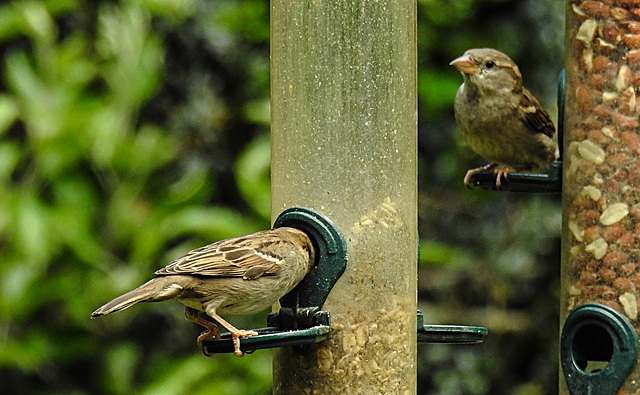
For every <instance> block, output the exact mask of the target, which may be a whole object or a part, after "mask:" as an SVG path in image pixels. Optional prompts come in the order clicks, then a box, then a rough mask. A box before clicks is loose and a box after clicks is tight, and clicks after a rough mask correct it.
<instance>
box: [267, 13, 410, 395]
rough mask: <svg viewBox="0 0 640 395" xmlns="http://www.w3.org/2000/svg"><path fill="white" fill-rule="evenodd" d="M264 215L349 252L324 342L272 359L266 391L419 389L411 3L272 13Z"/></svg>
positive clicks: (281, 352) (403, 391)
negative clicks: (326, 225) (313, 216)
mask: <svg viewBox="0 0 640 395" xmlns="http://www.w3.org/2000/svg"><path fill="white" fill-rule="evenodd" d="M271 5H272V10H271V11H272V12H271V80H272V82H271V83H272V87H271V95H272V216H273V217H274V218H275V217H276V216H277V215H278V214H279V213H280V212H282V211H283V210H285V209H287V208H289V207H292V206H306V207H310V208H313V209H315V210H317V211H319V212H322V213H323V214H325V215H327V216H328V217H329V218H330V219H331V220H332V221H333V222H334V223H335V224H336V225H337V227H338V228H339V229H340V230H341V232H342V233H343V235H344V236H345V239H346V241H347V244H348V259H349V261H348V265H347V270H346V272H345V274H344V275H343V276H342V278H341V279H340V280H339V281H338V283H337V284H336V286H335V288H334V289H333V291H332V293H331V294H330V295H329V299H328V300H327V302H326V304H325V306H324V308H323V310H328V311H329V312H330V313H331V318H332V328H333V329H334V331H333V333H332V335H331V336H330V338H329V339H328V340H327V341H325V342H322V343H319V344H318V345H316V346H313V347H309V348H308V349H307V352H306V353H298V352H297V351H296V350H294V349H290V348H285V349H279V350H277V351H276V353H275V355H274V393H276V394H305V393H319V394H334V393H335V394H341V393H352V394H356V393H372V394H373V393H400V394H414V393H415V392H416V348H417V347H416V278H417V277H416V276H417V267H416V263H417V242H418V237H417V163H416V161H417V150H416V146H417V98H416V1H415V0H344V1H293V2H292V1H288V0H273V1H272V2H271Z"/></svg>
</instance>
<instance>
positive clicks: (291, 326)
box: [203, 207, 347, 355]
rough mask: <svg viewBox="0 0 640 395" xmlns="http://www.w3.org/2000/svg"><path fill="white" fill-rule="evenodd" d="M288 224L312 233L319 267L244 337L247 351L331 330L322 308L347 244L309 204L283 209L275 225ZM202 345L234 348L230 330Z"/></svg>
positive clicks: (317, 338) (316, 338) (309, 340)
mask: <svg viewBox="0 0 640 395" xmlns="http://www.w3.org/2000/svg"><path fill="white" fill-rule="evenodd" d="M285 226H286V227H292V228H297V229H300V230H302V231H303V232H305V233H306V234H307V235H308V236H309V238H310V239H311V242H312V243H313V246H314V248H315V252H316V268H315V270H314V271H313V272H311V273H310V274H309V275H308V276H307V277H305V278H304V280H302V281H301V282H300V283H299V284H298V285H297V286H296V287H295V288H294V289H293V290H292V291H291V292H289V293H288V294H286V295H285V296H283V297H282V298H281V299H280V305H281V308H280V311H278V312H274V313H270V314H269V316H268V317H267V328H261V329H255V331H256V332H258V335H257V336H251V337H246V338H242V339H241V341H240V349H241V350H242V351H244V352H252V351H255V350H259V349H264V348H275V347H288V346H302V345H307V344H314V343H318V342H321V341H323V340H325V339H326V338H327V337H328V336H329V333H330V332H331V316H330V314H329V312H328V311H322V310H321V308H322V305H323V304H324V302H325V300H326V299H327V296H329V292H331V289H332V288H333V286H334V284H335V283H336V282H337V281H338V279H339V278H340V276H342V273H344V270H345V268H346V266H347V244H346V243H345V241H344V238H343V236H342V234H341V233H340V231H339V230H338V228H336V227H335V225H334V224H333V223H332V222H331V221H330V220H329V218H327V217H325V216H324V215H322V214H320V213H318V212H316V211H314V210H312V209H309V208H304V207H293V208H290V209H287V210H285V211H283V212H282V213H281V214H280V215H279V216H278V218H277V219H276V221H275V223H274V225H273V227H274V228H280V227H285ZM203 346H204V347H203V351H204V353H205V355H206V354H211V353H227V352H233V351H234V348H233V342H232V340H231V336H230V335H229V333H223V334H221V337H220V339H211V340H206V341H205V342H204V344H203Z"/></svg>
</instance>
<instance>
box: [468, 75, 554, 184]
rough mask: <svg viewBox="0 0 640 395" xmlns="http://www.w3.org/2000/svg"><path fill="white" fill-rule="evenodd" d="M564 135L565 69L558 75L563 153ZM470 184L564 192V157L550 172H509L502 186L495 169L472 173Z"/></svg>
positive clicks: (552, 166)
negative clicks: (499, 183)
mask: <svg viewBox="0 0 640 395" xmlns="http://www.w3.org/2000/svg"><path fill="white" fill-rule="evenodd" d="M563 135H564V70H562V71H561V72H560V76H559V77H558V145H559V149H560V155H562V142H563V137H562V136H563ZM469 184H470V185H473V186H474V187H476V188H480V189H488V190H494V191H496V190H500V191H510V192H539V193H560V192H562V158H560V159H558V160H555V161H553V163H551V166H550V168H549V172H548V173H536V174H531V173H509V178H508V179H504V180H503V181H502V185H501V186H500V188H498V187H496V175H495V174H494V172H493V171H484V172H478V173H475V174H472V175H471V177H470V179H469Z"/></svg>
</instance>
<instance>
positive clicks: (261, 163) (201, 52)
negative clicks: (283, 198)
mask: <svg viewBox="0 0 640 395" xmlns="http://www.w3.org/2000/svg"><path fill="white" fill-rule="evenodd" d="M418 11H419V24H418V33H419V82H420V86H419V94H420V106H419V111H420V122H419V142H420V146H419V155H420V162H419V163H420V191H419V192H420V193H419V212H420V214H419V215H420V235H421V242H420V249H421V260H420V270H419V272H420V278H419V307H420V308H421V309H422V310H423V311H424V313H425V322H426V323H434V324H463V325H478V326H485V327H487V328H488V329H489V331H490V334H489V336H488V337H487V338H486V341H485V342H484V343H483V344H481V345H472V346H459V345H458V346H449V345H421V346H420V347H419V364H418V370H419V378H418V386H419V388H418V390H419V393H420V394H443V395H455V394H474V395H475V394H477V395H480V394H498V395H499V394H510V395H513V394H515V395H538V394H553V393H556V392H557V381H558V362H557V338H558V301H557V298H558V287H559V261H560V259H559V244H560V227H561V207H560V197H559V196H557V195H525V194H512V193H499V192H487V191H479V190H472V191H470V190H467V189H466V188H464V186H463V185H462V178H463V176H464V174H465V172H466V170H467V169H469V168H471V167H477V166H480V165H483V164H484V161H483V160H482V159H481V158H479V157H477V156H476V155H475V154H473V153H472V152H471V151H470V149H469V148H468V147H466V146H465V144H464V142H463V141H462V140H461V138H460V136H459V135H458V134H457V132H456V127H455V122H454V119H453V110H452V103H453V97H454V95H455V91H456V89H457V87H458V86H459V84H460V83H461V76H460V75H459V73H458V72H457V71H456V70H455V69H453V68H451V67H449V66H448V63H449V61H451V60H452V59H454V58H455V57H457V56H459V55H460V54H462V52H464V51H465V50H466V49H468V48H471V47H482V46H490V47H494V48H497V49H500V50H502V51H504V52H506V53H508V54H509V55H511V57H512V58H513V59H514V60H515V61H516V62H517V63H518V64H519V66H520V68H521V71H522V73H523V75H524V80H525V84H526V86H527V87H528V88H529V89H530V90H531V91H532V92H533V93H534V94H535V95H536V96H537V97H538V98H539V99H540V101H541V102H542V103H543V105H544V106H545V107H546V108H547V109H548V110H549V111H550V112H551V113H552V114H554V115H555V114H556V112H557V108H556V105H555V97H556V82H557V76H558V72H559V71H560V69H561V68H562V64H563V28H564V27H563V24H564V4H563V2H560V1H556V0H419V1H418ZM0 56H1V57H0V394H133V393H135V394H166V395H171V394H176V395H177V394H268V393H270V391H271V354H270V352H269V351H258V352H256V353H254V354H252V355H247V356H245V357H244V358H237V357H235V356H233V355H231V354H229V355H216V356H215V357H213V358H205V357H204V356H203V355H202V354H201V352H200V350H199V349H198V348H197V347H196V345H195V338H196V336H197V334H198V333H199V332H200V330H201V328H200V327H198V326H196V325H194V324H192V323H189V322H187V321H185V320H184V319H183V312H182V310H183V309H182V306H181V305H179V304H177V303H174V304H171V303H163V304H147V305H140V306H136V307H135V308H134V309H131V310H128V311H126V312H123V313H119V314H115V315H113V316H109V317H104V318H102V319H99V320H90V319H89V314H90V313H91V312H92V311H93V310H94V309H95V308H97V307H98V306H100V305H101V304H103V303H104V302H106V301H107V300H109V299H111V298H112V297H114V296H117V295H119V294H120V293H122V292H124V291H127V290H129V289H131V288H133V287H135V286H137V285H139V284H140V283H142V282H144V281H146V280H147V279H148V278H150V276H151V273H153V271H154V270H156V269H158V268H160V267H162V266H164V265H166V264H167V263H169V262H170V261H172V260H173V259H174V258H176V257H178V256H180V255H181V254H183V253H185V252H187V251H188V250H190V249H193V248H196V247H199V246H201V245H204V244H208V243H210V242H212V241H216V240H219V239H221V238H227V237H232V236H236V235H240V234H245V233H249V232H252V231H256V230H259V229H264V228H268V227H269V226H270V223H269V2H268V1H266V0H242V1H240V0H238V1H235V0H224V1H222V0H219V1H217V0H40V1H38V0H21V1H9V2H3V3H2V4H0ZM265 317H266V313H265V314H259V315H256V316H253V317H241V318H235V319H233V318H232V321H233V322H234V323H236V324H238V325H239V326H241V327H263V326H264V325H265ZM382 330H384V328H382Z"/></svg>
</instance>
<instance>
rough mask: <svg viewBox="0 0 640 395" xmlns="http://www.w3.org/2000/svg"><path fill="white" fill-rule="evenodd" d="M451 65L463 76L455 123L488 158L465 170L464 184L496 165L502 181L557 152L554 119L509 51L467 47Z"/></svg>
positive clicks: (545, 163) (538, 165)
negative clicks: (525, 82) (524, 83)
mask: <svg viewBox="0 0 640 395" xmlns="http://www.w3.org/2000/svg"><path fill="white" fill-rule="evenodd" d="M450 65H452V66H453V67H455V68H456V69H458V70H460V72H462V76H463V77H464V83H463V84H462V85H460V88H458V92H457V93H456V98H455V105H454V111H455V117H456V123H457V124H458V128H459V129H460V132H461V133H462V137H463V138H464V139H465V141H466V142H467V144H469V146H470V147H471V149H473V150H474V151H475V152H476V153H478V154H479V155H481V156H482V157H484V158H485V159H488V160H490V161H491V162H492V163H491V164H489V165H486V166H484V167H480V168H477V169H472V170H469V171H468V172H467V174H466V176H465V177H464V184H465V185H466V186H469V179H470V178H471V175H472V174H474V173H477V172H480V171H487V170H494V172H495V174H496V186H497V187H500V186H501V185H502V178H504V179H507V178H508V174H509V173H510V172H536V171H539V170H542V169H545V168H547V167H548V166H549V164H550V163H551V162H552V161H553V160H554V159H557V158H558V157H559V151H558V145H557V144H556V142H555V141H553V139H552V137H553V135H554V134H555V133H556V128H555V126H554V125H553V122H552V121H551V119H550V118H549V115H548V114H547V112H546V111H545V110H544V109H543V108H542V107H541V106H540V103H538V101H537V100H536V98H535V97H533V95H532V94H531V92H529V91H528V90H527V89H526V88H525V87H523V86H522V75H521V74H520V70H519V69H518V66H516V64H515V63H514V62H513V61H512V60H511V59H510V58H509V57H508V56H507V55H505V54H503V53H502V52H500V51H496V50H495V49H491V48H479V49H470V50H468V51H466V52H465V53H464V54H463V55H462V56H460V57H459V58H457V59H455V60H453V61H452V62H451V63H450Z"/></svg>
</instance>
